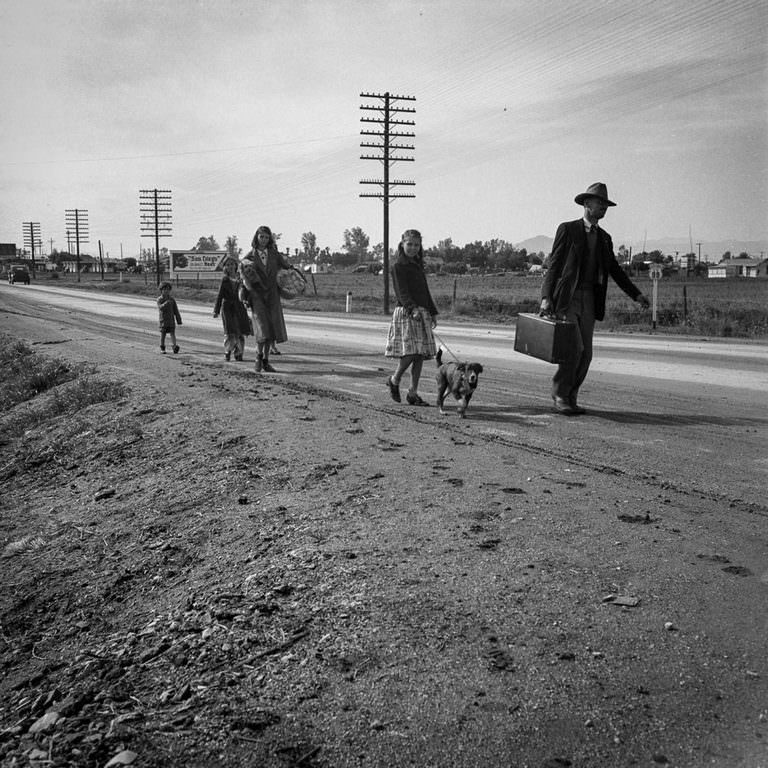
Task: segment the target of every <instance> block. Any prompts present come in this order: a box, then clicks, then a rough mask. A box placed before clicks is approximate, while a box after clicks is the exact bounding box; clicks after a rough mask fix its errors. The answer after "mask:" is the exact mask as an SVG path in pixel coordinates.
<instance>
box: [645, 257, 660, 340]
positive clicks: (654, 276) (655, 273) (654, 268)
mask: <svg viewBox="0 0 768 768" xmlns="http://www.w3.org/2000/svg"><path fill="white" fill-rule="evenodd" d="M648 272H649V274H650V276H651V280H653V315H652V320H651V322H652V328H653V330H654V331H655V330H656V302H657V299H658V296H659V280H660V279H661V275H662V270H661V264H651V267H650V269H649V270H648Z"/></svg>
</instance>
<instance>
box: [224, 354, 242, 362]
mask: <svg viewBox="0 0 768 768" xmlns="http://www.w3.org/2000/svg"><path fill="white" fill-rule="evenodd" d="M242 359H243V356H242V355H235V362H238V363H239V362H241V361H242ZM227 360H229V358H227Z"/></svg>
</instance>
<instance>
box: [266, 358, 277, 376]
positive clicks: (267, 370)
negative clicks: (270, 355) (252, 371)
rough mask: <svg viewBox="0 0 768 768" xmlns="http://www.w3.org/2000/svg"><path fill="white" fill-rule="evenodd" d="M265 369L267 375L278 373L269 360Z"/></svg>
mask: <svg viewBox="0 0 768 768" xmlns="http://www.w3.org/2000/svg"><path fill="white" fill-rule="evenodd" d="M263 369H264V371H265V372H266V373H277V371H276V370H275V369H274V368H273V367H272V366H271V365H270V364H269V360H265V361H264V365H263Z"/></svg>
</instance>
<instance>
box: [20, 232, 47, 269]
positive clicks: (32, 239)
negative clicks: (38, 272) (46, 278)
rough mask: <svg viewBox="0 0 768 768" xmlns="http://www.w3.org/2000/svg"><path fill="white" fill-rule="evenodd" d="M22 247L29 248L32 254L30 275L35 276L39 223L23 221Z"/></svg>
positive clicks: (39, 241)
mask: <svg viewBox="0 0 768 768" xmlns="http://www.w3.org/2000/svg"><path fill="white" fill-rule="evenodd" d="M23 234H24V245H25V246H27V245H28V246H29V250H30V251H31V252H32V275H33V276H34V274H35V246H36V245H38V244H39V243H41V242H42V241H41V240H40V222H39V221H25V222H24V233H23Z"/></svg>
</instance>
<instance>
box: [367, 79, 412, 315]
mask: <svg viewBox="0 0 768 768" xmlns="http://www.w3.org/2000/svg"><path fill="white" fill-rule="evenodd" d="M360 98H361V99H371V100H373V101H374V104H373V105H370V104H362V105H361V106H360V109H362V110H365V111H371V112H376V113H377V116H376V117H361V118H360V122H361V123H363V124H364V129H363V130H361V131H360V135H361V136H371V137H374V138H375V141H372V140H368V141H362V142H361V143H360V146H361V147H362V148H364V149H372V150H375V153H374V154H363V155H360V159H361V160H378V161H379V162H381V163H382V165H383V167H384V178H383V179H362V180H361V181H360V183H361V184H376V185H378V186H380V187H381V191H380V192H361V193H360V197H378V198H379V199H380V200H382V201H383V203H384V313H385V314H388V313H389V203H390V201H391V200H394V199H396V198H398V197H416V195H414V194H410V193H405V192H392V191H391V188H392V187H398V186H414V185H415V183H416V182H414V181H403V180H400V179H390V178H389V169H390V167H391V166H392V164H393V163H396V162H399V161H407V162H413V157H409V156H408V155H407V154H404V153H407V152H412V151H413V149H414V148H413V145H412V144H398V143H397V139H404V138H413V137H414V136H415V134H414V133H410V132H404V131H403V130H402V127H410V126H413V125H415V123H414V122H413V121H412V120H400V119H397V118H396V117H394V116H395V115H403V114H415V113H416V110H415V109H411V108H409V107H403V106H399V104H400V102H403V101H416V97H415V96H395V95H393V94H391V93H389V91H387V92H386V93H361V94H360ZM366 128H373V129H374V130H366Z"/></svg>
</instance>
